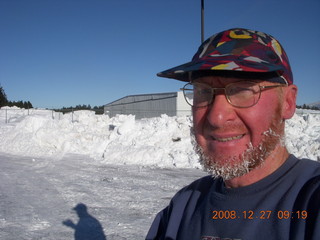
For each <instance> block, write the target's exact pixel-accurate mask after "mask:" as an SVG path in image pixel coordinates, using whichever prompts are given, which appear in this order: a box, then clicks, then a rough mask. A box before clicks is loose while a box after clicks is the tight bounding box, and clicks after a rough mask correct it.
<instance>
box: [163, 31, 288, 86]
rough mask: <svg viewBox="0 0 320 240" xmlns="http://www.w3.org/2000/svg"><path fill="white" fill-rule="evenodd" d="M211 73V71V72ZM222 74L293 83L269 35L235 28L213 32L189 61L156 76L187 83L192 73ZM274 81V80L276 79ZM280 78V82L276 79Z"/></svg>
mask: <svg viewBox="0 0 320 240" xmlns="http://www.w3.org/2000/svg"><path fill="white" fill-rule="evenodd" d="M213 71H214V72H213ZM217 71H220V73H221V71H224V72H228V73H230V71H233V73H237V72H235V71H239V73H240V72H246V73H249V74H253V75H254V74H257V73H259V76H261V75H263V74H266V73H276V74H275V75H277V76H280V77H281V78H279V77H278V78H270V79H267V80H270V81H277V82H282V83H287V84H289V85H290V84H292V83H293V77H292V72H291V68H290V64H289V60H288V57H287V55H286V53H285V51H284V49H283V48H282V46H281V45H280V43H279V42H278V41H277V40H276V39H274V38H273V37H272V36H270V35H268V34H266V33H263V32H258V31H252V30H248V29H243V28H236V29H230V30H226V31H223V32H220V33H217V34H215V35H213V36H212V37H210V38H209V39H207V40H206V41H205V42H203V44H202V45H201V46H200V47H199V49H198V51H197V53H196V54H195V55H194V57H193V58H192V61H191V62H188V63H186V64H183V65H180V66H177V67H174V68H171V69H168V70H166V71H163V72H160V73H158V74H157V75H158V76H159V77H167V78H174V79H177V80H181V81H190V80H191V79H192V75H193V74H195V73H198V74H199V73H206V74H207V75H211V74H213V75H214V73H218V72H217ZM276 79H278V80H276ZM279 79H280V80H279Z"/></svg>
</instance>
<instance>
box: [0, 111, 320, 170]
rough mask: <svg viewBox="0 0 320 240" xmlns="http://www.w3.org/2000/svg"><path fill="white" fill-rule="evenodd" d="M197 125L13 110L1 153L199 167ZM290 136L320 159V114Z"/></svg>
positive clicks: (2, 120) (296, 148) (296, 122)
mask: <svg viewBox="0 0 320 240" xmlns="http://www.w3.org/2000/svg"><path fill="white" fill-rule="evenodd" d="M8 112H9V113H8ZM318 113H319V112H318ZM6 118H7V120H6ZM6 122H7V124H6ZM191 125H192V118H191V117H168V116H166V115H162V116H161V117H158V118H149V119H142V120H136V119H135V117H134V116H133V115H118V116H116V117H114V118H109V117H108V116H107V115H95V114H94V112H92V111H76V112H74V113H69V114H64V115H63V114H61V113H56V112H52V111H50V110H37V109H30V110H24V109H17V108H13V109H12V108H9V109H8V110H7V117H6V116H5V109H2V110H1V111H0V133H1V136H0V140H1V143H2V144H1V146H0V152H3V153H9V154H13V155H19V156H20V155H21V156H30V157H53V158H56V157H60V158H61V157H63V156H64V155H65V154H70V153H72V154H83V155H88V156H90V157H92V158H94V159H98V160H100V161H101V163H115V164H138V165H144V166H146V165H148V166H157V167H178V168H199V167H200V166H199V163H198V158H197V156H196V154H195V153H194V151H193V147H192V145H191V141H190V127H191ZM286 135H287V138H286V144H287V146H288V148H289V150H290V152H291V153H293V154H295V155H296V156H297V157H300V158H303V157H306V158H310V159H314V160H317V159H319V160H320V114H316V113H314V112H313V113H303V114H299V115H298V114H295V115H294V117H293V118H292V119H290V120H288V121H287V123H286Z"/></svg>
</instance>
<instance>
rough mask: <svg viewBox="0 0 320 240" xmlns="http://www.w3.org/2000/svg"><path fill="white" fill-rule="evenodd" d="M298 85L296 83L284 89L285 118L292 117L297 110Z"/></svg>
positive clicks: (283, 109) (283, 108)
mask: <svg viewBox="0 0 320 240" xmlns="http://www.w3.org/2000/svg"><path fill="white" fill-rule="evenodd" d="M297 93H298V87H297V86H296V85H294V84H292V85H289V86H288V87H286V88H285V90H284V95H283V107H282V117H283V119H290V118H292V116H293V115H294V113H295V111H296V98H297Z"/></svg>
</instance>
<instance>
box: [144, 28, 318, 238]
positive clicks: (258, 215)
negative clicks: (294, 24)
mask: <svg viewBox="0 0 320 240" xmlns="http://www.w3.org/2000/svg"><path fill="white" fill-rule="evenodd" d="M158 75H159V76H161V77H168V78H174V79H178V80H182V81H186V82H188V83H187V85H186V86H185V87H184V88H183V91H184V94H185V98H186V100H187V101H188V103H189V104H190V105H191V106H192V110H193V121H194V127H193V134H194V138H195V142H196V151H197V152H198V153H199V156H200V158H201V163H202V165H203V166H204V169H205V170H207V171H208V172H209V173H210V175H211V176H207V177H204V178H201V179H199V180H197V181H195V182H193V183H192V184H190V185H189V186H187V187H185V188H183V189H182V190H180V191H179V192H178V193H177V194H176V195H175V196H174V197H173V199H172V200H171V202H170V205H169V206H168V207H167V208H165V209H164V210H163V211H161V212H160V213H159V214H158V215H157V217H156V219H155V220H154V222H153V224H152V226H151V228H150V230H149V233H148V235H147V237H146V239H148V240H149V239H183V240H188V239H192V240H195V239H199V240H231V239H233V240H235V239H237V240H240V239H241V240H257V239H259V240H263V239H268V240H269V239H272V240H289V239H290V240H295V239H297V240H298V239H299V240H301V239H308V240H310V239H312V240H316V239H320V210H319V206H320V164H319V163H317V162H315V161H311V160H307V159H303V160H300V159H297V158H296V157H294V156H293V155H290V154H289V153H288V151H287V149H286V147H285V144H284V128H285V120H286V119H289V118H291V117H292V116H293V114H294V112H295V107H296V94H297V87H296V86H295V85H294V84H293V77H292V73H291V68H290V65H289V61H288V58H287V55H286V53H285V51H284V50H283V48H282V46H281V45H280V43H279V42H278V41H277V40H276V39H274V38H273V37H272V36H270V35H268V34H265V33H262V32H258V31H251V30H248V29H230V30H227V31H223V32H221V33H218V34H216V35H214V36H212V37H211V38H209V39H208V40H207V41H205V42H204V43H203V44H202V45H201V46H200V48H199V50H198V52H197V53H196V54H195V56H194V57H193V59H192V61H191V62H189V63H186V64H183V65H180V66H178V67H175V68H172V69H169V70H167V71H164V72H162V73H159V74H158Z"/></svg>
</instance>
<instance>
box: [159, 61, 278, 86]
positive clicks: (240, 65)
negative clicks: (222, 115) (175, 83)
mask: <svg viewBox="0 0 320 240" xmlns="http://www.w3.org/2000/svg"><path fill="white" fill-rule="evenodd" d="M202 71H203V72H206V73H208V75H214V73H218V72H221V71H224V72H226V71H227V72H230V73H231V72H234V74H235V75H236V74H237V73H240V72H248V73H260V74H261V73H272V72H278V74H281V73H282V72H283V68H282V67H281V66H279V65H274V64H270V63H268V62H256V61H247V60H243V59H242V60H240V61H239V60H238V59H234V61H226V60H225V59H224V60H222V61H208V60H205V61H197V62H193V61H191V62H188V63H185V64H182V65H179V66H176V67H174V68H170V69H168V70H165V71H163V72H160V73H158V74H157V76H159V77H165V78H172V79H176V80H180V81H185V82H189V81H191V80H192V75H193V74H192V73H195V72H202ZM211 72H212V74H209V73H211Z"/></svg>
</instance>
